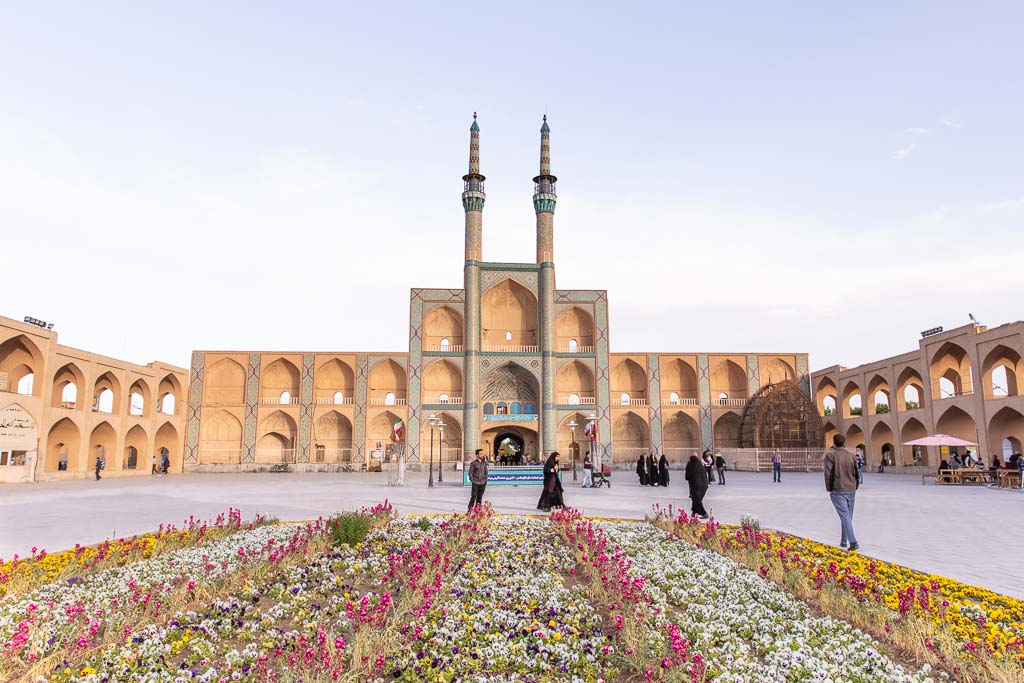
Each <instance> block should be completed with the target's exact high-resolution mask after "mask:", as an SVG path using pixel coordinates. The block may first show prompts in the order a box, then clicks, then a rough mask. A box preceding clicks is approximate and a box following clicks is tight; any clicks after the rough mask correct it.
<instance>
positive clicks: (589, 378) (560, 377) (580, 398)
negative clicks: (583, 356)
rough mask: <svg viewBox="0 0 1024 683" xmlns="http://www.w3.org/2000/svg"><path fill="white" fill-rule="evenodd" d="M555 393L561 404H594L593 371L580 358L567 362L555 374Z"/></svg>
mask: <svg viewBox="0 0 1024 683" xmlns="http://www.w3.org/2000/svg"><path fill="white" fill-rule="evenodd" d="M555 393H556V394H557V400H558V403H559V404H561V405H583V404H587V405H591V404H594V403H595V394H594V373H593V371H591V369H590V368H589V367H587V365H586V364H585V363H583V362H581V361H578V360H574V361H570V362H569V363H566V364H565V365H563V366H562V367H561V369H560V370H559V371H558V374H557V375H555Z"/></svg>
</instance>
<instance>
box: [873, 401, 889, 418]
mask: <svg viewBox="0 0 1024 683" xmlns="http://www.w3.org/2000/svg"><path fill="white" fill-rule="evenodd" d="M875 412H876V413H878V414H879V415H884V414H885V413H888V412H889V404H888V403H876V404H875Z"/></svg>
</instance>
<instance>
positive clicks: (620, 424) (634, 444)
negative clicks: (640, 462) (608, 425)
mask: <svg viewBox="0 0 1024 683" xmlns="http://www.w3.org/2000/svg"><path fill="white" fill-rule="evenodd" d="M650 450H651V430H650V427H649V426H648V425H647V421H646V420H644V419H643V418H642V417H640V416H639V415H637V414H636V413H634V412H633V411H631V410H630V411H627V412H625V413H622V414H621V415H619V416H618V417H616V418H615V422H613V423H612V453H613V457H614V459H615V460H616V461H617V462H628V461H630V460H636V459H637V458H638V457H640V454H642V453H649V452H650Z"/></svg>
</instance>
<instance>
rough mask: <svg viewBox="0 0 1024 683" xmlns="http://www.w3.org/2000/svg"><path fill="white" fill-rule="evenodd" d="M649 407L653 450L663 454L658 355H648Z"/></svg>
mask: <svg viewBox="0 0 1024 683" xmlns="http://www.w3.org/2000/svg"><path fill="white" fill-rule="evenodd" d="M647 405H648V406H650V423H651V449H652V450H653V451H654V452H655V454H657V455H660V454H661V453H662V445H663V442H664V437H663V435H662V431H663V430H662V415H661V368H660V365H659V363H658V356H657V354H654V353H651V354H648V355H647Z"/></svg>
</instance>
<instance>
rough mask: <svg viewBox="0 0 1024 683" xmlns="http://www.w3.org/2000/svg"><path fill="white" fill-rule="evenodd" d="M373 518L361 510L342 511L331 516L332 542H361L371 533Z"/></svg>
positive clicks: (336, 543)
mask: <svg viewBox="0 0 1024 683" xmlns="http://www.w3.org/2000/svg"><path fill="white" fill-rule="evenodd" d="M372 526H373V518H372V517H370V516H369V515H364V514H361V513H359V512H342V513H341V514H338V515H335V516H334V517H331V521H330V529H331V542H332V543H333V544H334V545H336V546H337V545H342V544H343V543H347V544H348V545H355V544H357V543H361V542H362V541H363V539H364V538H366V534H368V533H370V528H371V527H372Z"/></svg>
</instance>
